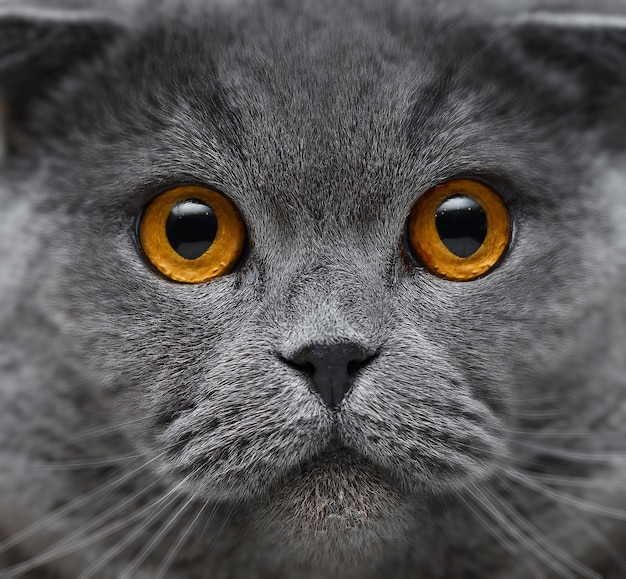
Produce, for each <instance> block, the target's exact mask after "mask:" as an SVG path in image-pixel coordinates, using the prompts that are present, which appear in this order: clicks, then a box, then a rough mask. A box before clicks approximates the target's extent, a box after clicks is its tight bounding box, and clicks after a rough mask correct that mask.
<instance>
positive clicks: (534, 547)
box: [472, 485, 572, 578]
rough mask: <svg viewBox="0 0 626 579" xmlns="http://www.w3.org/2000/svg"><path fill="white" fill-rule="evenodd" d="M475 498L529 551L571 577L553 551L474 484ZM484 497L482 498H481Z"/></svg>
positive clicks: (556, 571) (556, 570)
mask: <svg viewBox="0 0 626 579" xmlns="http://www.w3.org/2000/svg"><path fill="white" fill-rule="evenodd" d="M473 489H474V490H473V492H472V494H473V495H474V498H476V500H480V502H481V504H482V505H483V507H484V508H485V509H486V510H487V512H489V513H490V514H491V516H492V517H494V519H496V520H497V521H498V522H499V523H500V525H501V526H502V528H503V529H504V530H505V531H506V532H509V533H511V534H512V535H513V536H514V537H515V538H516V539H517V540H518V541H520V542H521V543H523V544H524V546H525V547H527V549H528V551H529V552H531V553H534V555H535V556H536V557H538V558H539V559H541V560H542V561H543V562H544V563H545V564H546V565H547V566H548V567H549V568H550V569H552V570H553V571H554V572H555V573H557V574H558V575H559V576H561V577H568V578H571V577H572V575H571V573H570V572H569V570H568V569H567V568H566V567H564V566H563V564H561V563H560V562H559V561H557V560H555V558H554V557H553V556H552V554H551V553H549V552H547V551H546V550H545V549H544V548H543V546H542V545H541V543H538V542H537V541H536V540H534V539H532V538H531V537H528V536H527V535H526V534H524V532H522V530H521V529H520V528H518V527H516V526H515V524H514V522H513V521H511V520H510V519H508V518H507V517H506V516H505V515H504V514H503V513H502V512H501V511H500V510H499V509H498V508H497V507H496V506H495V505H494V504H493V503H492V502H491V501H490V500H489V499H488V498H487V497H486V496H485V495H484V494H483V493H482V492H481V490H480V489H479V488H478V487H477V486H476V485H473ZM481 499H482V500H481Z"/></svg>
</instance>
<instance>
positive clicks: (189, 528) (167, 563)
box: [154, 499, 209, 579]
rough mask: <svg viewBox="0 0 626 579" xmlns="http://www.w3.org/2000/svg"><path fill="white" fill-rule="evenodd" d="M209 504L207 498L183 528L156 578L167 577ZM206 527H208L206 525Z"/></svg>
mask: <svg viewBox="0 0 626 579" xmlns="http://www.w3.org/2000/svg"><path fill="white" fill-rule="evenodd" d="M208 504H209V501H208V499H207V500H206V501H205V502H204V504H203V505H202V507H201V508H200V509H198V512H197V513H196V516H195V517H194V518H193V519H192V520H191V522H190V523H189V524H188V525H187V527H186V528H185V529H183V532H182V533H181V534H180V535H179V536H178V539H177V541H176V543H174V546H173V547H172V548H171V549H170V550H169V551H168V553H167V555H166V556H165V559H163V563H161V566H160V567H159V569H158V570H157V573H156V575H155V578H154V579H163V578H164V577H165V574H166V573H167V571H168V570H169V568H170V566H171V565H172V562H173V561H174V559H175V557H176V555H177V554H178V552H179V551H180V548H181V546H182V545H183V543H184V542H185V539H186V538H187V536H188V535H189V533H191V531H192V530H193V529H194V528H195V526H196V524H197V522H198V520H199V519H200V517H201V516H202V513H203V512H204V510H205V509H206V508H207V506H208ZM207 523H208V521H207ZM205 529H206V526H205Z"/></svg>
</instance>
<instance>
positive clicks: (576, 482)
mask: <svg viewBox="0 0 626 579" xmlns="http://www.w3.org/2000/svg"><path fill="white" fill-rule="evenodd" d="M526 476H529V477H531V478H532V479H533V480H536V481H541V482H543V483H548V484H556V485H559V486H569V487H574V488H584V489H588V488H602V489H606V488H610V487H613V488H615V489H619V488H626V480H623V481H622V480H620V481H617V480H598V479H592V480H589V479H584V478H575V477H559V476H551V475H536V474H532V475H530V474H527V475H526Z"/></svg>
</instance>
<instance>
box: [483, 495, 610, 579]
mask: <svg viewBox="0 0 626 579" xmlns="http://www.w3.org/2000/svg"><path fill="white" fill-rule="evenodd" d="M484 492H485V493H487V494H488V495H490V496H491V497H492V499H494V500H495V501H496V502H498V503H499V504H500V506H501V507H502V508H504V510H505V511H506V512H507V513H509V515H511V517H513V518H514V519H515V520H516V521H517V522H518V524H520V525H521V526H522V527H523V528H524V529H526V531H527V532H528V533H529V534H530V535H531V536H534V537H536V541H537V544H538V545H542V546H543V548H544V549H546V547H550V549H551V550H552V552H553V554H554V555H556V557H557V558H558V559H560V560H561V561H563V563H564V564H565V565H567V566H568V567H569V568H570V569H573V570H576V571H578V572H579V573H580V574H581V575H583V576H584V577H589V578H590V579H602V577H601V576H600V575H598V574H597V573H596V572H595V571H594V570H593V569H590V568H589V567H587V566H586V565H583V564H582V563H581V562H580V561H578V560H577V559H575V558H574V557H573V556H572V555H570V554H569V553H567V552H566V551H564V550H563V549H562V548H561V547H559V546H558V545H557V544H556V543H555V542H554V541H552V540H550V539H548V537H546V536H545V535H542V534H541V532H540V531H539V529H537V528H536V527H535V526H533V525H531V524H530V523H529V522H528V521H527V520H526V519H524V517H522V516H521V515H520V513H518V512H517V511H516V510H515V509H513V508H512V507H511V506H510V505H509V504H507V503H506V502H505V501H503V500H502V499H501V498H500V497H498V496H497V495H496V494H495V493H493V492H492V491H490V490H488V489H484Z"/></svg>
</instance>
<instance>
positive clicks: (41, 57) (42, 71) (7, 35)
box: [0, 8, 122, 102]
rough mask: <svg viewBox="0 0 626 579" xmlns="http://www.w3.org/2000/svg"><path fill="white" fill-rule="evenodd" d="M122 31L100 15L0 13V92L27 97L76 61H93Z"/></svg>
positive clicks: (7, 97) (34, 11) (7, 96)
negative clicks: (96, 54)
mask: <svg viewBox="0 0 626 579" xmlns="http://www.w3.org/2000/svg"><path fill="white" fill-rule="evenodd" d="M121 31H122V25H121V24H120V23H117V22H114V21H113V20H112V19H111V18H110V17H108V16H105V15H103V14H93V13H88V12H85V11H65V10H59V11H56V10H43V9H38V8H37V9H9V8H7V9H0V92H1V94H2V95H3V98H4V99H5V100H8V101H9V102H10V101H12V100H15V99H21V98H28V97H29V96H30V95H31V94H32V93H36V92H38V91H39V90H41V89H42V88H43V87H45V85H46V84H47V83H49V82H51V81H53V80H54V79H55V78H56V77H58V76H59V75H61V74H62V73H63V72H64V71H66V70H68V69H69V68H71V67H72V65H74V64H75V63H76V62H77V61H79V60H84V59H87V58H89V57H91V56H93V54H94V53H96V52H97V51H98V50H101V49H102V48H103V46H104V45H105V44H106V43H108V42H110V41H111V40H112V39H113V38H114V37H115V36H117V35H118V34H119V33H120V32H121Z"/></svg>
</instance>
